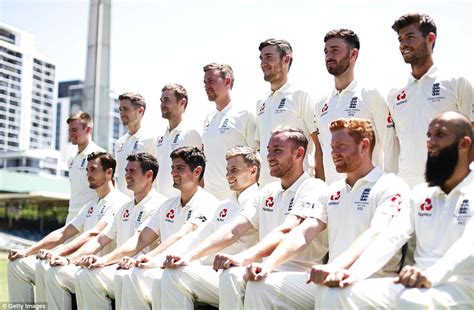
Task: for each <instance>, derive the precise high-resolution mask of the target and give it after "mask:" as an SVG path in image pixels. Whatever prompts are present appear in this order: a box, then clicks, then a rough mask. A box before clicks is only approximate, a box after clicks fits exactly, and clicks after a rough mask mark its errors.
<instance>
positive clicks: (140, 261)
mask: <svg viewBox="0 0 474 310" xmlns="http://www.w3.org/2000/svg"><path fill="white" fill-rule="evenodd" d="M135 265H136V267H138V268H154V267H158V265H159V264H158V262H157V261H155V260H154V259H151V258H150V257H148V256H146V255H140V256H139V257H138V258H137V262H136V264H135Z"/></svg>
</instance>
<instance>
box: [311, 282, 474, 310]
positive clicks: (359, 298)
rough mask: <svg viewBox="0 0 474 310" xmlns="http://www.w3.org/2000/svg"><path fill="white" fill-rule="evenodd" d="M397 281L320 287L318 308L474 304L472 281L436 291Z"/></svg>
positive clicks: (453, 283)
mask: <svg viewBox="0 0 474 310" xmlns="http://www.w3.org/2000/svg"><path fill="white" fill-rule="evenodd" d="M453 278H454V279H456V277H453ZM393 279H394V278H378V279H367V280H364V281H361V282H358V283H356V284H354V285H352V286H350V287H347V288H344V289H339V288H327V287H320V289H318V292H317V294H316V296H317V297H316V298H317V299H316V308H328V307H332V308H361V307H375V308H382V307H383V308H389V309H427V308H428V309H434V308H450V307H456V308H469V306H471V307H472V305H473V304H474V297H473V296H474V288H473V285H472V283H470V281H464V280H459V279H457V280H456V281H449V282H447V283H444V284H441V285H439V286H435V287H434V288H430V289H418V288H406V287H405V286H403V285H401V284H395V283H394V282H393Z"/></svg>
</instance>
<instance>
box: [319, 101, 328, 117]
mask: <svg viewBox="0 0 474 310" xmlns="http://www.w3.org/2000/svg"><path fill="white" fill-rule="evenodd" d="M328 110H329V105H328V103H327V102H325V103H324V105H323V107H322V108H321V116H324V115H326V114H327V113H328Z"/></svg>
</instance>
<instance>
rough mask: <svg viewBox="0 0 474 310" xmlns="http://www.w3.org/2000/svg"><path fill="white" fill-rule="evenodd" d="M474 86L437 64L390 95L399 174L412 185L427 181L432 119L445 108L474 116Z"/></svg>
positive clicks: (471, 117) (389, 103) (470, 116)
mask: <svg viewBox="0 0 474 310" xmlns="http://www.w3.org/2000/svg"><path fill="white" fill-rule="evenodd" d="M473 99H474V98H473V89H472V85H471V83H470V82H469V81H468V80H467V79H465V78H463V77H457V78H455V77H451V76H447V75H445V74H443V73H442V72H441V71H440V70H438V68H437V67H436V66H435V65H433V66H432V67H431V68H430V69H429V70H428V72H426V74H425V75H423V76H422V77H421V78H420V79H419V80H416V79H415V78H414V77H413V75H411V74H410V78H409V80H408V84H407V85H406V86H405V87H403V88H401V89H397V90H394V91H391V92H390V94H389V96H388V100H387V101H388V107H389V109H390V113H391V115H392V118H393V121H394V123H395V129H396V132H397V136H398V139H399V141H400V156H399V162H398V175H399V176H401V177H402V178H403V179H404V180H405V181H406V182H407V183H408V185H410V187H412V188H413V187H414V186H415V185H416V184H419V183H423V182H424V181H425V180H424V177H423V176H424V173H425V163H426V158H427V148H426V132H427V131H428V125H429V123H430V122H431V120H432V119H433V118H434V117H435V116H436V115H437V114H439V113H441V112H445V111H450V110H451V111H458V112H461V113H463V114H464V115H466V116H467V117H468V118H470V119H471V120H472V119H473V114H472V104H473Z"/></svg>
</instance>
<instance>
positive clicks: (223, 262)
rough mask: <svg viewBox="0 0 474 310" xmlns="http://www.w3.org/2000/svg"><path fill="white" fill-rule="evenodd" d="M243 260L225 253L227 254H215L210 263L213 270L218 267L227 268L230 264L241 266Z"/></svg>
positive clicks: (216, 269)
mask: <svg viewBox="0 0 474 310" xmlns="http://www.w3.org/2000/svg"><path fill="white" fill-rule="evenodd" d="M242 265H243V260H241V259H240V258H238V257H237V256H232V255H227V254H221V253H219V254H217V255H216V256H215V257H214V263H213V264H212V268H213V269H214V270H215V271H218V270H219V269H227V268H230V267H231V266H242Z"/></svg>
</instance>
